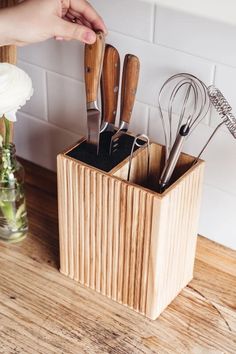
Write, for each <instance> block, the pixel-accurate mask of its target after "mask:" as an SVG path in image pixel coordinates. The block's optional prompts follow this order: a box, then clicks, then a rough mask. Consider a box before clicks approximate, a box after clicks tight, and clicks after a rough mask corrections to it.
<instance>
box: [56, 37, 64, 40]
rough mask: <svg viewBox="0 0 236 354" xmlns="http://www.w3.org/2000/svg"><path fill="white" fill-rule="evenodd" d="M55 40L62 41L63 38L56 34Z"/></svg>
mask: <svg viewBox="0 0 236 354" xmlns="http://www.w3.org/2000/svg"><path fill="white" fill-rule="evenodd" d="M56 40H57V41H63V40H64V38H63V37H59V36H57V37H56Z"/></svg>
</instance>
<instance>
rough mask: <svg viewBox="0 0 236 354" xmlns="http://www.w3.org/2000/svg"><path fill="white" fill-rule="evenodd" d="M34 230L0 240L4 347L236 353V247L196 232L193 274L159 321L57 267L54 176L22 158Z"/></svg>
mask: <svg viewBox="0 0 236 354" xmlns="http://www.w3.org/2000/svg"><path fill="white" fill-rule="evenodd" d="M24 165H25V168H26V171H27V185H26V193H27V201H28V214H29V221H30V233H29V236H28V238H27V239H26V240H24V241H23V242H22V243H20V244H17V245H6V244H4V243H0V353H1V354H13V353H14V354H28V353H29V354H34V353H37V354H38V353H42V354H51V353H56V354H62V353H63V354H70V353H74V354H82V353H88V354H93V353H94V354H95V353H99V354H100V353H109V354H132V353H135V354H139V353H161V354H164V353H181V354H182V353H194V354H195V353H196V354H198V353H202V354H206V353H211V354H213V353H214V354H217V353H236V253H235V252H234V251H232V250H229V249H226V248H224V247H222V246H220V245H218V244H216V243H214V242H211V241H209V240H207V239H205V238H203V237H199V239H198V248H197V259H196V264H195V273H194V280H193V281H192V282H191V283H190V284H189V286H188V287H187V288H186V289H184V290H183V291H182V292H181V293H180V294H179V296H178V297H177V298H176V299H175V301H173V303H172V304H171V305H170V306H169V307H168V308H167V310H166V311H165V312H164V313H163V314H162V315H161V316H160V317H159V319H157V320H156V321H151V320H148V319H147V318H144V317H143V316H141V315H139V314H136V313H135V312H133V311H131V310H129V309H127V308H125V307H124V306H122V305H119V304H116V303H115V302H113V301H111V300H108V299H106V298H105V297H103V296H102V295H98V294H96V293H95V292H93V291H92V290H89V289H86V288H83V287H82V286H79V285H78V284H77V283H75V282H74V281H72V280H70V279H69V278H66V277H65V276H63V275H61V274H60V273H59V271H58V267H59V255H58V226H57V201H56V178H55V175H54V174H53V173H52V172H49V171H46V170H44V169H42V168H40V167H37V166H35V165H32V164H31V163H28V162H24Z"/></svg>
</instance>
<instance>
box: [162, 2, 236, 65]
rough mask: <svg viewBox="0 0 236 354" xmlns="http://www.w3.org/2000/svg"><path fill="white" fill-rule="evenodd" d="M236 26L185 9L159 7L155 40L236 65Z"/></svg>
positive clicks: (210, 58)
mask: <svg viewBox="0 0 236 354" xmlns="http://www.w3.org/2000/svg"><path fill="white" fill-rule="evenodd" d="M235 37H236V27H235V26H230V25H228V24H225V23H223V22H220V21H214V20H210V19H208V18H205V17H200V16H195V15H191V14H189V13H186V12H182V11H177V10H172V9H169V8H165V7H160V6H158V7H157V11H156V26H155V43H157V44H161V45H163V46H167V47H171V48H175V49H178V50H181V51H184V52H187V53H191V54H193V55H196V56H199V57H202V58H207V59H209V60H213V61H216V62H220V63H223V64H228V65H232V66H236V47H235Z"/></svg>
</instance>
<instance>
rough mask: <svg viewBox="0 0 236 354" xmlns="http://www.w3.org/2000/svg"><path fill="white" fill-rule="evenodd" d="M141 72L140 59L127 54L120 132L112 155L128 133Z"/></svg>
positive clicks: (113, 146)
mask: <svg viewBox="0 0 236 354" xmlns="http://www.w3.org/2000/svg"><path fill="white" fill-rule="evenodd" d="M139 71H140V62H139V59H138V57H136V56H135V55H132V54H127V55H126V56H125V60H124V66H123V74H122V90H121V107H120V109H121V115H120V124H119V129H118V131H117V132H116V133H115V134H114V135H113V137H112V139H111V144H110V154H112V153H114V152H115V151H117V150H118V148H119V141H120V138H121V136H122V135H123V134H125V133H126V132H127V131H128V128H129V124H130V119H131V116H132V111H133V107H134V102H135V97H136V92H137V86H138V80H139Z"/></svg>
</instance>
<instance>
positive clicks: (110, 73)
mask: <svg viewBox="0 0 236 354" xmlns="http://www.w3.org/2000/svg"><path fill="white" fill-rule="evenodd" d="M119 84H120V56H119V53H118V51H117V49H116V48H114V47H113V46H111V45H109V44H107V45H106V48H105V55H104V61H103V71H102V78H101V94H102V117H103V124H102V128H101V133H104V132H107V131H108V132H114V130H115V120H116V113H117V102H118V96H119Z"/></svg>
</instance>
